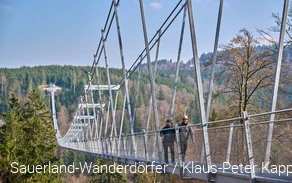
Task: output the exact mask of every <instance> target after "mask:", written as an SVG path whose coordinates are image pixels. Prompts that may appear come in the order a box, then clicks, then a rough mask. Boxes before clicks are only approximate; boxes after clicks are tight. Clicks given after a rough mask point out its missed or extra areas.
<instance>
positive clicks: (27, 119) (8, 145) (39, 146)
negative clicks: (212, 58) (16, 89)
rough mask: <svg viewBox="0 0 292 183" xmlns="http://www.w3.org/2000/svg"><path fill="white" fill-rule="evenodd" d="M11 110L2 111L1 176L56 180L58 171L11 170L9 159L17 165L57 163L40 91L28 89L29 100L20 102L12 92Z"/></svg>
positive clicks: (4, 178) (10, 179)
mask: <svg viewBox="0 0 292 183" xmlns="http://www.w3.org/2000/svg"><path fill="white" fill-rule="evenodd" d="M9 105H10V111H8V112H6V113H4V115H3V116H4V117H5V121H6V124H5V125H4V127H2V128H1V129H0V134H1V133H2V134H4V138H3V137H2V138H0V139H1V141H3V142H2V143H1V148H0V176H1V177H0V178H1V180H2V181H3V182H59V177H58V176H59V175H57V174H49V172H48V171H47V172H46V173H36V172H35V173H28V172H27V173H21V174H20V173H12V172H11V163H12V162H17V163H18V164H19V165H26V166H27V165H31V166H30V167H32V165H35V166H36V165H41V166H42V167H43V166H44V165H47V164H49V162H50V164H51V165H53V164H54V163H56V161H57V159H56V154H55V151H56V140H55V137H54V130H53V126H52V124H51V123H52V120H51V117H50V113H49V111H48V110H47V108H46V106H45V103H44V102H42V101H41V98H40V95H39V94H38V93H37V92H36V91H35V90H33V91H31V92H30V93H29V101H28V102H27V103H25V104H24V106H21V103H20V102H19V99H18V98H17V97H16V96H15V95H12V97H11V98H10V102H9Z"/></svg>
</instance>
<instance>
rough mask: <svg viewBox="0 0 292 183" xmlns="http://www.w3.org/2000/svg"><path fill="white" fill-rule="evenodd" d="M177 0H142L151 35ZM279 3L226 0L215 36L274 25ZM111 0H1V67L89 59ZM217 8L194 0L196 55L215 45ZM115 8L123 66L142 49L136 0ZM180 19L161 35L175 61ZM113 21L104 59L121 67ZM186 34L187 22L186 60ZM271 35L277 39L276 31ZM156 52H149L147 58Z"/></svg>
mask: <svg viewBox="0 0 292 183" xmlns="http://www.w3.org/2000/svg"><path fill="white" fill-rule="evenodd" d="M177 2H178V1H177V0H144V8H145V14H146V23H147V31H148V39H149V40H150V39H151V38H152V36H153V35H154V34H155V32H156V31H157V29H158V28H159V27H160V25H161V24H162V23H163V22H164V20H165V19H166V17H167V16H168V15H169V13H170V12H171V11H172V9H173V8H174V6H175V5H176V4H177ZM183 2H184V1H183ZM283 3H284V1H283V0H225V1H224V8H223V15H222V24H221V34H220V40H219V42H220V43H227V42H228V41H230V39H231V38H232V37H234V36H235V34H237V33H238V31H239V29H241V28H247V29H248V30H250V31H252V32H253V33H254V34H255V36H256V37H257V36H259V35H258V34H257V32H256V28H259V29H264V30H266V29H267V28H269V27H271V26H272V25H275V24H274V20H273V19H272V17H271V13H272V12H279V13H280V14H282V9H283ZM110 4H111V1H110V0H86V1H81V0H25V1H24V0H0V67H9V68H12V67H20V66H37V65H52V64H54V65H56V64H57V65H92V62H93V54H94V53H95V52H96V49H97V46H98V42H99V39H100V36H101V29H102V28H103V26H104V23H105V20H106V16H107V13H108V10H109V7H110ZM218 8H219V0H193V11H194V18H195V29H196V36H197V46H198V52H199V55H200V54H201V53H204V52H211V51H212V50H213V46H214V37H215V30H216V22H217V15H218ZM118 14H119V19H120V26H121V34H122V40H123V46H124V54H125V60H126V66H127V67H130V66H131V65H132V64H133V62H134V61H135V60H136V58H137V57H138V55H139V54H140V53H141V51H142V50H143V49H144V37H143V31H142V24H141V15H140V7H139V1H138V0H121V1H120V6H119V7H118ZM181 21H182V14H180V15H179V16H178V18H177V19H176V21H175V22H174V23H173V25H172V26H171V27H170V28H169V30H168V31H167V32H166V34H165V35H164V36H163V37H162V40H161V45H160V46H161V49H160V52H159V59H164V58H165V59H172V60H174V61H176V57H177V49H178V41H179V35H180V29H181ZM113 25H114V26H113V27H112V29H111V31H110V34H109V37H108V40H107V43H106V44H107V45H106V46H107V51H108V61H109V63H110V66H111V67H121V64H120V55H119V49H118V48H119V47H118V39H117V31H116V26H115V23H114V24H113ZM189 35H190V31H189V27H186V29H185V39H184V43H183V50H182V56H181V59H182V60H183V61H184V62H186V61H187V60H188V59H190V58H191V57H192V51H191V46H190V45H191V44H190V36H189ZM274 36H275V39H276V40H278V35H277V34H274ZM262 43H264V41H263V42H262ZM154 57H155V55H154V52H151V59H152V60H154ZM101 61H102V62H101V63H103V62H104V59H102V60H101Z"/></svg>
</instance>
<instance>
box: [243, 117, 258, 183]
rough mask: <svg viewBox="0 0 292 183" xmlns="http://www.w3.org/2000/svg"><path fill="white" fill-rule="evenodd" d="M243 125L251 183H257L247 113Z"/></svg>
mask: <svg viewBox="0 0 292 183" xmlns="http://www.w3.org/2000/svg"><path fill="white" fill-rule="evenodd" d="M242 116H243V122H244V123H243V124H244V132H245V142H246V148H247V160H248V163H249V165H250V167H251V170H250V182H251V183H255V182H256V179H255V172H254V159H253V152H252V141H251V134H250V128H249V119H248V115H247V112H246V111H243V115H242Z"/></svg>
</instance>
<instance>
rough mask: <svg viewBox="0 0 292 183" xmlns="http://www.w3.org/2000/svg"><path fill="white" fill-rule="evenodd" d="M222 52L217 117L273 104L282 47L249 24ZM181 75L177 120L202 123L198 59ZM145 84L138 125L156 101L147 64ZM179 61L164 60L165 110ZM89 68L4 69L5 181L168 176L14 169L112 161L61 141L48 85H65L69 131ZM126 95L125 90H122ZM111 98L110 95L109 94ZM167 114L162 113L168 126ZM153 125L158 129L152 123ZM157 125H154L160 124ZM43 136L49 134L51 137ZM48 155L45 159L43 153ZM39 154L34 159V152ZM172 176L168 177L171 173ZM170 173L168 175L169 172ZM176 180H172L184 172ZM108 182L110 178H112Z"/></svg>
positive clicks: (286, 90)
mask: <svg viewBox="0 0 292 183" xmlns="http://www.w3.org/2000/svg"><path fill="white" fill-rule="evenodd" d="M221 48H222V51H220V52H219V53H218V57H217V66H216V69H217V71H216V75H215V78H216V79H215V87H214V92H213V101H212V114H211V116H210V119H209V120H210V121H214V120H220V119H227V118H233V117H238V116H241V115H242V112H243V111H249V113H252V114H254V113H259V112H264V111H267V110H269V107H270V104H271V102H270V98H271V94H272V87H273V79H274V78H273V73H274V70H275V63H276V60H277V47H276V46H275V45H274V46H262V45H259V44H258V42H257V39H256V38H254V37H253V35H252V33H251V32H250V31H248V30H246V29H242V30H240V31H239V33H238V34H237V35H236V36H235V37H234V38H233V39H232V40H231V41H230V43H229V44H226V45H222V46H221ZM291 53H292V47H291V46H287V47H285V52H284V57H283V65H282V70H281V79H280V88H279V96H278V103H277V108H278V109H283V108H291V107H292V106H291V105H292V97H291V95H292V80H291V77H292V72H291V70H292V63H291V56H290V55H291ZM211 60H212V53H204V54H202V55H201V57H200V65H201V72H202V80H203V90H204V97H205V100H206V97H207V92H208V83H209V81H208V80H209V77H210V71H211ZM152 65H154V62H153V63H152ZM179 66H180V73H179V80H178V85H177V96H176V101H178V102H177V108H176V111H175V113H176V117H177V118H176V119H175V120H174V121H175V123H179V122H180V118H179V117H180V116H182V115H184V114H186V115H188V116H189V118H190V119H191V122H192V123H200V116H199V115H200V114H199V109H198V102H197V98H196V97H197V90H196V85H195V83H196V78H195V77H194V76H195V74H194V69H193V59H190V60H189V61H187V62H185V63H184V62H181V63H180V65H179ZM140 69H141V71H142V72H141V83H140V92H139V95H138V97H139V100H138V103H137V104H136V109H132V110H136V111H137V112H138V113H139V111H140V113H139V115H136V118H135V120H134V131H135V132H139V131H141V130H142V129H143V128H145V122H143V121H142V120H141V119H142V117H143V112H141V111H145V110H146V109H147V105H148V104H149V96H148V94H147V91H149V81H148V80H149V79H148V77H149V76H148V72H147V65H146V64H142V65H141V67H140ZM175 69H176V62H172V61H171V60H166V59H162V60H158V61H157V71H156V77H155V88H156V91H157V93H156V97H157V100H158V104H159V106H161V107H160V108H159V109H158V110H159V112H160V113H168V111H167V110H166V108H168V107H169V104H170V96H171V91H172V88H173V86H174V76H175ZM89 71H90V67H89V66H58V65H52V66H35V67H27V66H23V67H21V68H0V94H1V95H0V116H1V117H0V119H1V123H2V125H1V124H0V125H1V130H0V145H1V146H0V147H1V151H0V178H1V179H2V180H3V181H4V182H14V181H15V180H22V181H23V182H35V181H40V180H51V181H52V182H60V181H61V180H62V181H64V182H85V181H87V182H99V181H101V180H103V181H105V180H107V181H110V180H111V181H114V180H119V181H120V182H126V177H128V178H129V177H130V179H131V180H133V182H151V181H152V180H153V179H155V180H157V179H161V177H160V178H159V176H157V175H140V174H137V175H122V174H116V175H114V174H113V175H110V176H109V175H94V176H89V175H86V174H85V175H83V174H79V173H76V174H74V175H68V174H62V175H53V174H49V175H46V174H32V173H27V174H13V175H11V172H10V169H9V168H8V167H9V166H8V165H9V164H10V163H11V161H12V160H15V159H16V160H18V161H19V162H22V163H31V164H36V163H40V164H47V163H48V161H50V162H52V163H56V164H62V163H63V164H70V163H72V162H76V163H77V162H80V161H87V162H96V163H97V164H106V163H112V162H105V161H104V160H101V159H95V158H94V157H91V156H88V155H85V154H82V153H78V152H74V151H70V150H65V149H62V148H60V147H58V146H57V143H56V140H55V137H54V132H53V126H52V122H51V114H50V93H49V92H48V90H47V89H48V85H49V84H51V83H54V84H55V85H56V86H57V87H59V88H60V90H58V92H56V109H57V117H58V121H59V123H60V124H59V125H60V126H59V127H60V130H61V133H63V134H64V133H65V132H66V130H67V129H68V126H69V125H70V123H71V121H72V119H73V115H74V111H75V109H76V108H77V103H78V97H79V96H80V95H81V94H82V92H83V90H84V84H86V83H87V80H88V76H87V75H88V72H89ZM105 71H106V69H105V68H99V75H100V81H101V83H103V84H106V83H107V82H106V80H107V78H106V72H105ZM109 72H110V73H111V74H110V80H111V82H112V83H116V84H117V83H119V82H120V81H121V79H122V77H123V72H122V70H121V69H118V68H110V70H109ZM136 80H137V72H133V75H132V76H131V79H130V80H129V85H130V86H131V87H130V90H129V92H130V97H131V102H133V101H134V98H133V97H134V96H135V87H133V86H134V85H135V81H136ZM120 95H122V94H120ZM104 99H106V98H104ZM122 103H123V102H122V100H118V102H117V111H119V110H121V109H122ZM166 118H167V114H165V115H164V116H161V121H160V125H163V123H164V119H166ZM123 128H124V129H123V131H124V133H129V132H130V126H129V122H127V121H125V126H123ZM150 129H151V128H150ZM152 129H154V127H153V126H152ZM42 139H46V140H45V143H43V141H42ZM42 156H44V158H42ZM32 157H34V158H32ZM165 176H166V175H165ZM164 179H167V178H166V177H164ZM168 179H169V180H171V179H172V181H175V180H177V178H176V179H175V178H171V177H169V176H168ZM107 181H105V182H107Z"/></svg>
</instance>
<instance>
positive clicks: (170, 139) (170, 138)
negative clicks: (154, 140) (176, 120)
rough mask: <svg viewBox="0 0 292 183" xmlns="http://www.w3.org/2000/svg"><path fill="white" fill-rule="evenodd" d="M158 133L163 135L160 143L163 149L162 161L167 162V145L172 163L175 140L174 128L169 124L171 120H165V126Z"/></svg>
mask: <svg viewBox="0 0 292 183" xmlns="http://www.w3.org/2000/svg"><path fill="white" fill-rule="evenodd" d="M160 135H161V136H163V140H162V144H163V149H164V161H165V163H168V147H169V149H170V154H171V163H173V164H174V141H175V129H174V128H173V126H172V124H171V120H170V119H168V120H166V124H165V126H164V127H163V128H162V130H161V131H160Z"/></svg>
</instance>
